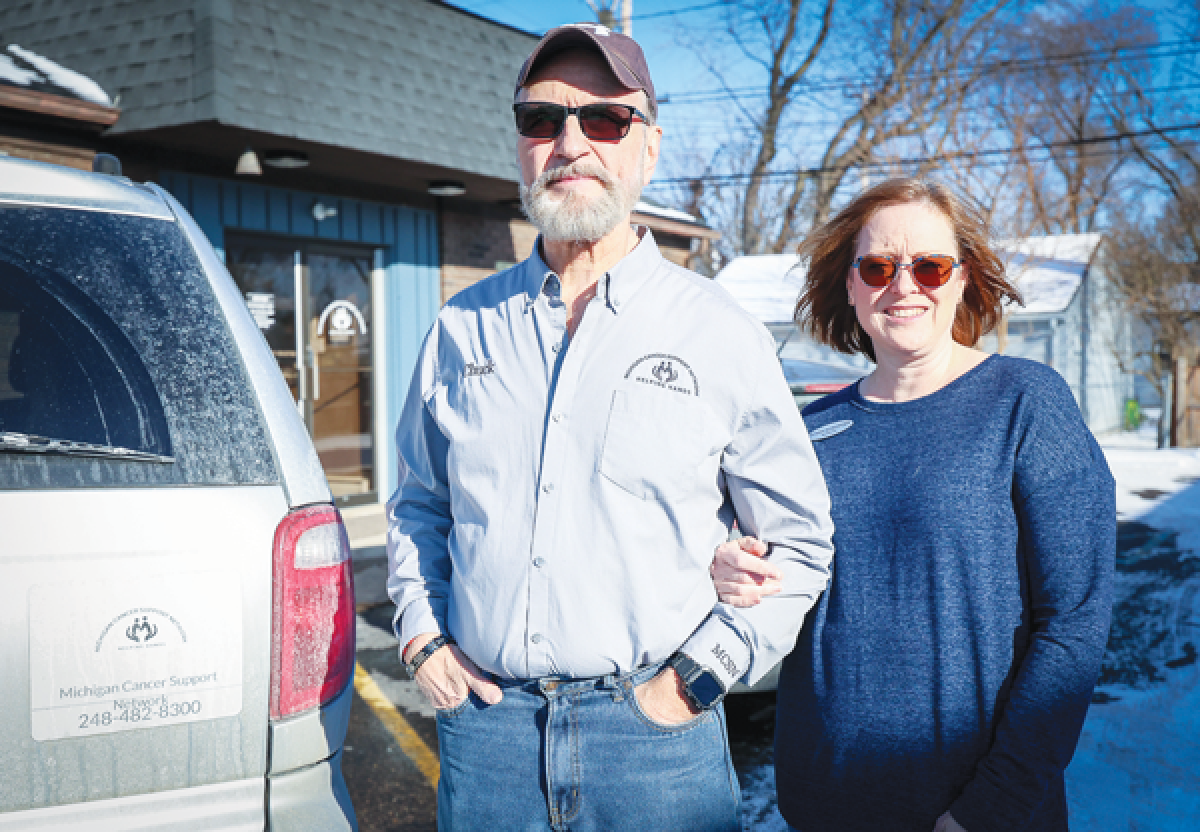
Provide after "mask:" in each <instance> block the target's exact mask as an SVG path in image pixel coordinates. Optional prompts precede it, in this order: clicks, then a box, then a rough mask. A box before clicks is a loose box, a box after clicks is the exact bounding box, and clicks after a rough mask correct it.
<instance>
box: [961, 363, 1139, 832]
mask: <svg viewBox="0 0 1200 832" xmlns="http://www.w3.org/2000/svg"><path fill="white" fill-rule="evenodd" d="M1022 407H1024V408H1025V409H1026V411H1027V413H1026V415H1025V418H1024V419H1018V420H1017V421H1018V423H1022V422H1023V423H1024V424H1025V425H1026V427H1025V429H1024V430H1025V433H1024V436H1023V437H1022V439H1021V442H1020V445H1019V447H1018V450H1017V455H1016V460H1015V472H1014V483H1013V502H1014V508H1015V510H1016V515H1017V521H1018V524H1019V528H1020V544H1019V545H1020V548H1021V554H1022V556H1023V560H1024V564H1025V571H1026V575H1027V580H1028V589H1027V592H1028V596H1027V599H1026V613H1025V615H1026V620H1027V623H1028V626H1029V627H1030V639H1029V642H1028V647H1027V650H1026V652H1025V654H1024V657H1023V658H1022V659H1021V661H1020V665H1019V667H1018V668H1017V672H1016V676H1015V679H1014V681H1013V684H1012V688H1011V690H1010V692H1009V696H1008V701H1007V703H1006V704H1004V705H1003V706H1002V711H1001V714H1000V719H999V722H998V724H997V727H996V733H995V737H994V740H993V742H992V745H991V748H990V750H989V752H988V753H987V755H986V756H985V757H984V758H983V759H982V760H981V761H980V762H979V764H978V766H977V767H976V770H975V773H974V776H973V778H972V779H971V781H970V782H969V783H968V784H967V786H966V788H965V789H964V790H963V792H962V794H961V795H960V796H959V798H958V799H957V800H956V801H955V802H954V804H953V805H952V806H951V807H950V814H951V815H953V817H954V819H955V820H956V821H958V822H959V824H961V825H962V826H963V827H964V828H965V829H966V830H967V832H1001V830H1012V831H1013V832H1016V830H1021V829H1025V828H1026V826H1027V825H1028V823H1029V821H1030V819H1031V817H1032V815H1033V813H1034V812H1035V811H1036V810H1037V808H1038V806H1039V805H1040V804H1041V803H1042V801H1043V799H1044V798H1045V795H1046V793H1047V790H1048V787H1049V786H1050V785H1051V784H1052V783H1053V782H1054V781H1055V780H1056V779H1057V778H1058V777H1060V776H1061V775H1062V772H1063V771H1064V770H1065V769H1066V767H1067V764H1068V763H1069V762H1070V761H1071V756H1072V755H1073V754H1074V753H1075V745H1076V743H1077V742H1078V739H1079V733H1080V731H1081V730H1082V728H1083V721H1084V717H1085V716H1086V714H1087V708H1088V703H1089V702H1090V700H1091V694H1092V690H1093V688H1094V686H1095V683H1096V678H1097V676H1098V674H1099V671H1100V663H1101V660H1102V659H1103V657H1104V649H1105V645H1106V644H1107V640H1108V628H1109V618H1110V614H1111V607H1112V583H1113V570H1114V561H1115V553H1116V493H1115V484H1114V481H1113V478H1112V475H1111V474H1110V473H1109V470H1108V465H1107V463H1106V462H1105V459H1104V454H1103V452H1102V451H1101V449H1100V447H1099V445H1097V444H1096V441H1095V439H1094V438H1093V437H1092V435H1091V433H1090V432H1089V431H1088V429H1087V427H1086V426H1085V425H1084V423H1083V419H1082V417H1081V416H1080V414H1079V410H1078V408H1077V407H1076V405H1075V402H1074V399H1073V398H1072V397H1071V395H1070V392H1069V390H1068V389H1067V387H1066V385H1065V384H1064V383H1063V382H1062V380H1061V379H1059V378H1057V376H1055V378H1054V379H1053V380H1051V381H1050V382H1048V383H1046V384H1045V386H1044V389H1038V390H1032V391H1030V393H1029V394H1027V395H1026V396H1025V397H1024V400H1023V404H1022Z"/></svg>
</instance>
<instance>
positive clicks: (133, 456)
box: [0, 431, 175, 462]
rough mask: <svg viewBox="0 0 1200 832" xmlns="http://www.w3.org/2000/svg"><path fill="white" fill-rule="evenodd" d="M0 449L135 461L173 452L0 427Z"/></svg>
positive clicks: (170, 459) (166, 458) (164, 458)
mask: <svg viewBox="0 0 1200 832" xmlns="http://www.w3.org/2000/svg"><path fill="white" fill-rule="evenodd" d="M0 453H16V454H56V455H58V454H61V455H63V456H97V457H104V458H106V459H128V460H133V461H136V462H174V461H175V457H173V456H162V455H161V454H152V453H149V452H147V451H135V450H134V449H133V448H119V447H115V446H113V445H93V444H92V443H91V442H76V441H74V440H71V439H52V438H50V437H49V436H38V435H37V434H35V433H14V432H12V431H0Z"/></svg>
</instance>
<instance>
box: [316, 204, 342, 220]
mask: <svg viewBox="0 0 1200 832" xmlns="http://www.w3.org/2000/svg"><path fill="white" fill-rule="evenodd" d="M312 215H313V219H314V220H316V221H317V222H322V221H323V220H327V219H329V218H330V217H336V216H337V208H335V207H333V206H332V205H326V204H325V203H324V202H314V203H313V209H312Z"/></svg>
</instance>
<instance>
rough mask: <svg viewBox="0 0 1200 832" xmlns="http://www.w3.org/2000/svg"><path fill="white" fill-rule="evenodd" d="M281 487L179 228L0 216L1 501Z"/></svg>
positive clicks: (17, 212) (257, 416)
mask: <svg viewBox="0 0 1200 832" xmlns="http://www.w3.org/2000/svg"><path fill="white" fill-rule="evenodd" d="M277 481H278V476H277V474H276V468H275V464H274V459H273V456H272V454H271V450H270V446H269V444H268V441H267V432H266V427H265V425H264V423H263V418H262V414H261V413H260V411H259V409H258V404H257V402H256V400H255V397H254V393H253V390H252V388H251V387H250V383H249V379H248V377H247V375H246V371H245V368H244V367H243V365H242V362H241V358H240V356H239V354H238V351H237V348H236V344H235V342H234V340H233V337H232V335H231V333H230V331H229V329H228V326H227V325H226V323H225V320H224V317H223V316H222V314H221V311H220V307H219V306H218V304H217V302H216V299H215V297H213V294H212V290H211V287H210V286H209V284H208V280H207V277H206V276H205V274H204V272H203V270H202V268H201V266H200V264H199V261H198V260H197V258H196V256H195V253H194V252H193V251H192V248H191V246H190V244H189V243H188V241H187V239H186V238H185V237H184V235H183V233H182V231H181V230H180V229H179V227H178V226H177V225H176V224H175V223H173V222H170V221H165V220H161V219H153V218H147V217H139V216H128V215H120V214H110V213H104V212H100V211H79V210H71V209H65V208H47V207H40V206H22V205H5V206H0V488H2V489H13V488H68V487H96V486H105V485H115V486H122V485H124V486H150V485H221V484H243V483H245V484H252V483H272V482H277Z"/></svg>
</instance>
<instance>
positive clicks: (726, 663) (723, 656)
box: [712, 644, 741, 677]
mask: <svg viewBox="0 0 1200 832" xmlns="http://www.w3.org/2000/svg"><path fill="white" fill-rule="evenodd" d="M712 652H713V655H714V656H716V657H717V661H719V662H720V663H721V667H723V668H725V671H726V672H727V673H728V674H729V675H730V676H734V677H737V676H739V675H741V674H739V673H738V672H737V665H736V664H734V663H733V659H731V658H729V654H728V653H726V652H725V651H724V650H722V649H721V645H719V644H714V645H713V649H712Z"/></svg>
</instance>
